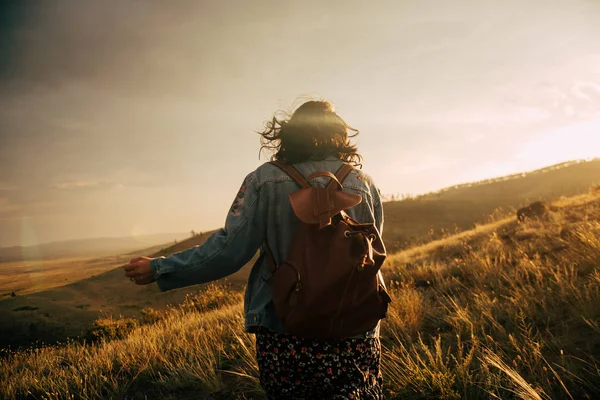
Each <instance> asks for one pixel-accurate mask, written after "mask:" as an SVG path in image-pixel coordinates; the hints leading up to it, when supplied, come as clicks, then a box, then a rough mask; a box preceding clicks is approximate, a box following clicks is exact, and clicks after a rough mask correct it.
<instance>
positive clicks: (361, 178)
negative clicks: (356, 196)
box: [352, 169, 371, 185]
mask: <svg viewBox="0 0 600 400" xmlns="http://www.w3.org/2000/svg"><path fill="white" fill-rule="evenodd" d="M352 172H353V173H354V174H356V179H358V180H359V181H363V182H365V183H366V184H369V185H370V184H371V179H369V176H368V175H367V174H365V173H364V172H362V171H361V170H359V169H355V170H354V171H352Z"/></svg>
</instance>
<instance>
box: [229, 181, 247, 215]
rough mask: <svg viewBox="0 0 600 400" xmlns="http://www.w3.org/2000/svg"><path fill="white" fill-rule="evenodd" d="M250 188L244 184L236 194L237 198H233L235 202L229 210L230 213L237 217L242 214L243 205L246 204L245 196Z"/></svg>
mask: <svg viewBox="0 0 600 400" xmlns="http://www.w3.org/2000/svg"><path fill="white" fill-rule="evenodd" d="M247 190H248V186H246V185H242V187H241V188H240V190H239V191H238V193H237V195H236V196H235V200H233V204H232V205H231V209H230V210H229V214H231V215H233V216H234V217H237V216H239V215H240V212H241V209H242V206H243V205H244V197H245V196H246V191H247Z"/></svg>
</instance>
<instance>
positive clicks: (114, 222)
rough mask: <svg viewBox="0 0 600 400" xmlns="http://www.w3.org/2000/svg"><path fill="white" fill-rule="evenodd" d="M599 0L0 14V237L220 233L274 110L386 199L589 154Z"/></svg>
mask: <svg viewBox="0 0 600 400" xmlns="http://www.w3.org/2000/svg"><path fill="white" fill-rule="evenodd" d="M598 38H600V1H596V0H563V1H558V0H529V1H522V0H507V1H487V0H479V1H473V0H437V1H430V0H403V1H399V0H392V1H384V0H380V1H376V2H365V1H353V0H344V1H328V2H322V1H318V0H305V1H301V2H300V1H288V2H282V1H260V0H259V1H252V2H249V1H242V0H240V1H233V0H230V1H221V2H216V1H200V0H198V1H172V2H164V1H134V0H130V1H117V0H112V1H102V2H91V1H77V0H71V1H69V0H59V1H54V2H42V1H29V0H23V1H17V0H5V1H3V2H2V3H1V5H0V246H13V245H34V244H36V243H42V242H49V241H55V240H66V239H76V238H88V237H102V236H104V237H106V236H128V235H134V236H135V235H141V234H147V233H158V232H187V231H190V230H192V229H194V230H196V231H203V230H209V229H215V228H217V227H219V226H222V224H223V222H224V220H225V216H226V213H227V210H228V209H229V207H230V205H231V202H232V200H233V198H234V196H235V193H236V192H237V189H238V187H239V185H240V183H241V182H242V180H243V179H244V177H245V176H246V175H247V174H248V173H249V172H250V171H252V170H253V169H255V168H257V167H258V166H259V165H260V164H262V163H263V162H265V161H267V160H268V158H267V156H268V155H267V154H263V156H262V157H261V158H259V147H260V144H259V136H258V135H257V134H256V131H257V130H259V129H261V128H262V127H263V126H264V122H265V121H266V120H268V119H269V118H271V117H272V116H273V114H274V113H275V112H276V111H278V110H284V111H290V110H293V107H294V106H298V105H299V104H301V103H302V102H303V101H305V100H308V99H313V98H326V99H329V100H331V101H332V102H333V103H334V104H335V105H336V108H337V111H338V113H339V114H340V115H341V116H342V117H343V118H344V119H345V120H346V121H347V122H348V123H349V124H350V125H352V126H353V127H355V128H357V129H359V130H360V135H359V136H358V138H357V143H358V146H359V150H360V152H361V154H362V155H363V156H364V171H365V172H367V173H368V174H369V175H371V176H372V178H373V179H374V181H375V182H376V183H377V185H378V186H379V187H380V189H381V191H382V193H384V194H398V193H403V194H409V193H410V194H419V193H425V192H429V191H433V190H437V189H441V188H443V187H446V186H450V185H453V184H458V183H464V182H470V181H473V180H479V179H485V178H490V177H495V176H501V175H506V174H511V173H515V172H521V171H527V170H531V169H535V168H539V167H542V166H546V165H550V164H554V163H557V162H561V161H565V160H569V159H581V158H591V157H598V156H600V134H599V133H600V40H598Z"/></svg>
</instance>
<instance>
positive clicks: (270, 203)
mask: <svg viewBox="0 0 600 400" xmlns="http://www.w3.org/2000/svg"><path fill="white" fill-rule="evenodd" d="M341 163H342V162H341V161H340V160H339V159H337V158H334V157H330V158H326V159H324V160H320V161H313V160H311V161H305V162H301V163H298V164H295V165H294V167H295V168H296V169H297V170H298V171H299V172H300V173H301V174H302V175H303V176H304V177H307V176H308V175H310V174H311V173H312V172H314V171H318V170H326V171H330V172H332V173H335V172H336V171H337V169H338V168H339V167H340V166H341ZM329 180H330V178H327V177H316V178H314V179H312V180H311V184H312V185H314V186H317V185H319V186H322V187H324V186H326V185H327V184H328V183H329ZM342 183H343V186H344V190H345V191H347V192H351V193H358V194H360V195H361V196H362V202H361V203H360V204H358V205H357V206H355V207H353V208H351V209H349V210H348V214H349V215H350V216H351V217H352V218H354V219H355V220H357V221H359V222H363V223H368V222H374V223H375V227H376V228H377V229H378V231H379V233H380V234H381V232H382V229H383V209H382V204H381V198H380V193H379V189H378V188H377V187H376V186H375V185H374V183H373V181H372V180H371V178H370V177H369V176H368V175H366V174H365V173H363V172H362V171H361V170H358V169H354V170H353V171H352V172H351V173H350V175H348V177H347V178H346V179H345V180H344V182H342ZM298 189H299V186H298V185H297V184H296V183H295V182H294V181H293V180H292V179H291V178H290V177H289V176H288V175H287V174H286V173H284V172H283V171H281V170H280V169H279V168H277V167H276V166H274V165H272V164H269V163H265V164H263V165H262V166H260V167H259V168H258V169H256V170H255V171H253V172H251V173H250V174H249V175H248V176H247V177H246V179H244V182H243V183H242V186H241V188H240V190H239V192H238V193H237V195H236V197H235V199H234V201H233V204H232V205H231V208H230V210H229V212H228V214H227V218H226V221H225V227H224V228H221V229H220V230H218V231H217V232H215V233H214V234H213V235H211V236H210V237H209V238H208V239H207V240H206V242H205V243H204V244H202V245H201V246H195V247H192V248H190V249H188V250H184V251H182V252H179V253H175V254H172V255H170V256H168V257H159V258H155V259H153V260H152V261H151V262H150V266H151V268H152V272H153V275H154V277H155V278H156V280H157V283H158V286H159V288H160V290H161V291H165V290H170V289H175V288H179V287H183V286H188V285H195V284H199V283H206V282H210V281H214V280H216V279H220V278H223V277H226V276H228V275H231V274H233V273H235V272H236V271H238V270H239V269H240V268H242V267H243V266H244V265H245V264H246V263H247V262H248V261H250V259H251V258H252V257H253V256H254V255H255V254H256V252H257V251H258V250H259V249H260V248H261V245H262V244H263V242H266V243H267V244H268V246H269V247H270V249H271V251H272V253H273V256H274V257H275V260H276V262H277V264H279V263H281V262H282V261H283V260H284V259H285V257H286V253H287V249H288V247H289V246H290V243H291V241H292V237H293V235H294V233H295V231H296V227H297V225H298V223H299V222H298V220H297V218H296V216H295V215H294V213H293V211H292V208H291V206H290V203H289V200H288V194H290V193H293V192H295V191H297V190H298ZM270 275H271V273H270V268H269V261H268V259H267V257H266V255H265V254H264V252H262V251H261V255H260V257H259V258H258V260H257V261H256V263H255V264H254V266H253V267H252V270H251V272H250V276H249V278H248V284H247V286H246V293H245V297H244V317H245V328H246V331H248V332H252V331H254V329H255V328H256V327H257V326H263V327H266V328H268V329H270V330H272V331H275V332H278V333H285V329H284V327H283V325H282V323H281V321H280V319H279V317H278V316H277V313H276V312H275V309H274V306H273V302H272V298H271V291H270V287H269V283H268V280H269V278H270ZM378 335H379V326H378V327H377V328H376V329H375V330H374V331H371V332H365V335H363V336H367V337H373V336H378Z"/></svg>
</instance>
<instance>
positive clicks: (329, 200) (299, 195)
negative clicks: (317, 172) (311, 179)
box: [289, 187, 362, 229]
mask: <svg viewBox="0 0 600 400" xmlns="http://www.w3.org/2000/svg"><path fill="white" fill-rule="evenodd" d="M289 199H290V204H291V206H292V210H293V211H294V214H296V217H298V219H299V220H300V221H302V222H303V223H305V224H311V225H313V224H319V228H320V229H323V228H324V227H326V226H329V225H331V218H332V217H333V216H334V215H336V214H338V213H339V212H340V211H343V210H347V209H349V208H351V207H354V206H356V205H358V204H360V202H361V201H362V197H361V196H360V195H359V194H353V193H347V192H344V191H342V190H328V189H327V188H320V187H310V188H304V189H300V190H298V191H296V192H294V193H292V194H290V195H289Z"/></svg>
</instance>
